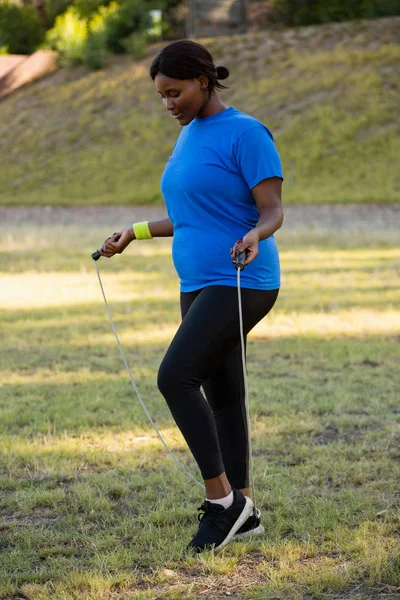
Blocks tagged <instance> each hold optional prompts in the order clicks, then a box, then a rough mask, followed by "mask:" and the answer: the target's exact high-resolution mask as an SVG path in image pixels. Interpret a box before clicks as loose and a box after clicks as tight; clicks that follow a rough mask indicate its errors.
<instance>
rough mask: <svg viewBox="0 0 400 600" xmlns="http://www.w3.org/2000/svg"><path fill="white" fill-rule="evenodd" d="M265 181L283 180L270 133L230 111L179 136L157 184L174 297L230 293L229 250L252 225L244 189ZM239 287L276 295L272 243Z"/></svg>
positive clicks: (252, 206)
mask: <svg viewBox="0 0 400 600" xmlns="http://www.w3.org/2000/svg"><path fill="white" fill-rule="evenodd" d="M269 177H280V178H281V179H283V176H282V166H281V161H280V158H279V154H278V151H277V149H276V147H275V144H274V141H273V137H272V133H271V132H270V131H269V129H267V127H265V125H263V124H262V123H261V122H260V121H258V120H257V119H255V118H253V117H251V116H250V115H247V114H245V113H243V112H241V111H240V110H237V109H236V108H233V107H230V108H227V109H225V110H223V111H222V112H220V113H217V114H215V115H212V116H210V117H204V118H200V119H199V118H196V119H194V120H193V121H192V122H191V123H189V125H187V126H186V127H183V128H182V130H181V132H180V134H179V137H178V139H177V141H176V143H175V146H174V149H173V153H172V156H171V157H170V159H169V161H168V163H167V164H166V166H165V169H164V172H163V175H162V177H161V191H162V193H163V196H164V199H165V204H166V208H167V213H168V216H169V218H170V220H171V221H172V223H173V226H174V237H173V244H172V258H173V261H174V265H175V268H176V271H177V273H178V276H179V278H180V281H181V291H182V292H192V291H194V290H198V289H200V288H203V287H206V286H209V285H229V286H236V284H237V275H236V270H235V267H234V265H233V264H232V259H231V256H230V252H229V250H230V248H232V247H233V246H234V244H235V242H236V241H237V240H239V239H240V238H241V237H243V236H244V235H246V233H248V232H249V231H250V229H253V228H254V227H255V226H256V224H257V222H258V221H259V218H260V217H259V213H258V209H257V205H256V203H255V200H254V198H253V196H252V194H251V189H252V188H254V187H255V186H256V185H258V184H259V183H260V182H261V181H262V180H263V179H267V178H269ZM240 282H241V286H242V287H243V288H253V289H258V290H272V289H276V288H279V286H280V266H279V255H278V249H277V246H276V243H275V239H274V236H273V235H272V236H271V237H269V238H268V239H266V240H262V241H260V243H259V254H258V256H257V258H256V259H255V260H254V261H253V262H252V263H250V265H248V266H246V267H245V269H244V270H243V271H242V273H241V275H240Z"/></svg>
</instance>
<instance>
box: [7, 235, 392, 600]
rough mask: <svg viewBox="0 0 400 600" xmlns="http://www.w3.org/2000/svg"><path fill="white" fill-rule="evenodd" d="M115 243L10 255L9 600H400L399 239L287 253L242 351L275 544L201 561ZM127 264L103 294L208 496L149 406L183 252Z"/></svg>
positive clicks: (141, 253) (297, 247)
mask: <svg viewBox="0 0 400 600" xmlns="http://www.w3.org/2000/svg"><path fill="white" fill-rule="evenodd" d="M108 231H109V228H107V229H106V228H105V230H104V236H103V232H101V231H100V232H99V231H97V234H96V237H95V235H94V233H93V230H92V231H87V229H83V228H79V227H72V226H66V227H64V228H63V229H61V228H57V227H54V228H52V229H51V231H50V230H49V229H46V230H44V229H43V230H40V229H37V228H34V227H33V226H26V225H24V226H21V227H19V228H18V234H16V232H15V231H14V232H13V233H9V234H6V236H5V238H4V239H3V244H2V249H1V251H0V273H1V277H0V309H1V323H2V324H1V338H2V353H1V357H0V360H1V388H0V395H1V400H0V422H1V424H2V427H1V439H0V490H1V493H0V514H1V520H0V582H1V583H0V598H1V599H2V600H11V599H12V598H15V599H16V598H24V599H29V600H50V599H53V598H55V599H57V600H72V599H79V600H106V599H107V600H111V599H114V600H116V599H118V600H150V599H152V600H155V599H160V600H164V599H165V600H197V599H206V600H220V599H222V598H226V597H230V598H235V599H241V600H242V599H249V598H252V599H257V600H261V599H262V600H264V599H269V600H273V599H275V600H277V599H279V600H311V599H313V600H314V599H319V600H326V599H329V600H334V599H335V600H337V599H339V598H340V599H351V600H366V599H378V598H379V599H383V598H384V599H385V600H387V599H389V598H390V599H393V600H394V598H398V597H399V593H400V552H399V544H398V541H399V533H400V513H399V488H398V482H399V477H400V469H399V460H400V428H399V422H400V410H399V379H398V373H399V366H400V365H399V352H398V350H399V339H400V289H399V285H398V281H399V279H398V276H399V271H400V251H399V249H398V247H397V244H396V238H395V234H394V233H393V234H390V233H381V234H379V233H376V234H369V235H368V236H365V235H363V236H361V235H357V234H354V235H351V236H349V235H347V236H344V235H342V234H340V232H337V233H336V234H335V236H331V235H324V234H323V233H320V234H318V233H316V232H310V231H303V232H300V231H298V232H285V231H284V230H282V231H281V232H279V234H278V235H277V238H278V241H279V245H280V248H281V257H282V270H283V285H282V291H281V295H280V298H279V300H278V303H277V305H276V307H275V308H274V310H273V312H272V313H271V315H270V316H269V317H268V318H267V319H265V321H263V322H262V323H261V324H260V325H258V326H257V327H256V329H255V330H254V331H253V333H252V334H251V335H250V339H249V346H248V373H249V391H250V413H251V414H250V417H251V428H252V438H253V452H254V469H255V485H256V492H257V505H258V506H259V508H260V509H261V511H262V519H263V524H264V526H265V529H266V534H265V535H264V536H262V537H260V538H257V539H254V540H250V541H247V542H235V543H231V544H229V545H228V546H227V547H226V548H225V549H224V550H223V551H222V552H221V553H219V554H218V553H213V552H212V553H207V554H204V555H200V556H198V557H188V556H186V555H185V553H184V548H185V546H186V544H187V542H188V541H189V539H190V538H191V535H192V534H193V533H194V532H195V531H196V527H197V524H198V523H197V518H196V515H197V511H196V507H197V506H199V505H200V504H201V502H202V501H203V493H202V491H201V490H200V488H198V487H197V486H196V485H195V484H193V483H192V482H190V480H189V479H187V478H186V476H185V475H184V474H183V473H182V472H181V471H180V470H179V469H178V468H177V467H176V465H175V463H174V462H173V461H172V459H171V457H169V455H168V454H167V453H166V451H165V449H164V448H163V446H162V444H161V442H160V441H159V439H158V438H157V436H156V433H155V432H154V430H153V429H152V428H151V426H150V424H149V422H148V421H147V418H146V416H145V414H144V412H143V409H142V408H141V406H140V404H139V402H138V401H137V399H136V398H135V396H134V395H133V390H132V389H131V386H130V382H129V380H128V376H127V374H126V372H125V371H124V367H123V364H122V361H121V358H120V356H119V352H118V348H117V346H116V343H115V340H114V338H113V335H112V332H111V329H110V325H109V322H108V319H107V315H106V312H105V307H104V305H103V301H102V298H101V294H100V289H99V286H98V282H97V277H96V273H95V269H94V266H93V264H92V261H91V259H90V254H91V252H92V251H93V250H94V249H95V248H96V247H98V245H99V238H98V236H99V233H100V241H101V239H103V237H105V236H106V234H107V232H108ZM338 248H340V250H339V249H338ZM134 250H135V252H133V247H130V248H129V249H128V250H127V251H126V253H125V254H124V255H122V256H120V257H116V258H114V259H112V260H110V261H105V260H104V259H102V260H101V261H100V263H99V264H100V268H101V273H102V276H103V281H104V286H105V290H106V294H107V296H108V299H109V302H110V306H111V311H112V313H113V316H114V318H115V321H116V324H117V328H118V332H119V335H120V339H121V342H122V344H123V346H124V348H125V350H126V353H127V356H128V361H129V364H130V366H131V369H132V371H133V376H134V378H135V380H136V382H137V384H138V386H139V388H140V391H141V393H142V395H143V397H144V400H145V402H146V405H147V406H148V408H149V411H150V413H151V415H152V417H153V418H154V420H155V422H156V424H157V426H158V427H159V428H160V430H161V433H162V435H163V437H164V438H165V440H166V442H167V444H168V445H169V446H170V447H171V449H172V450H173V451H174V452H175V453H176V455H177V457H178V458H179V460H180V461H181V462H183V463H184V464H185V466H186V467H187V468H188V469H190V471H191V472H192V473H193V475H195V476H197V477H198V476H199V472H198V469H197V466H196V464H195V463H194V461H193V459H192V457H191V455H190V453H189V451H188V449H187V447H186V443H185V441H184V439H183V437H182V436H181V434H180V432H179V430H178V429H177V428H176V426H175V424H174V422H173V420H172V418H171V415H170V413H169V410H168V408H167V406H166V404H165V402H164V400H163V398H162V397H161V396H160V394H159V393H158V391H157V388H156V374H157V367H158V364H159V363H160V361H161V359H162V356H163V353H164V352H165V350H166V348H167V346H168V343H169V341H170V340H171V338H172V336H173V334H174V331H175V330H176V328H177V326H178V324H179V308H178V282H177V279H176V277H175V274H174V269H173V266H172V263H171V257H170V241H169V240H152V241H151V242H141V243H140V244H139V243H137V245H136V246H135V247H134Z"/></svg>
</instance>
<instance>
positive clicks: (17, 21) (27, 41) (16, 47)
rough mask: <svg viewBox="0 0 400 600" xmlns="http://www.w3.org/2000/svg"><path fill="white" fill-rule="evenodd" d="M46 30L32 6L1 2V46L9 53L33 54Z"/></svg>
mask: <svg viewBox="0 0 400 600" xmlns="http://www.w3.org/2000/svg"><path fill="white" fill-rule="evenodd" d="M43 35H44V32H43V30H42V26H41V24H40V21H39V17H38V15H37V12H36V10H35V9H34V8H33V7H32V6H19V5H17V4H10V3H8V2H5V3H4V4H0V48H3V49H4V47H5V46H7V47H8V48H7V52H8V53H9V54H32V52H34V51H35V50H36V48H37V46H39V44H40V43H41V41H42V40H43Z"/></svg>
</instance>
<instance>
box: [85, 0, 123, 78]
mask: <svg viewBox="0 0 400 600" xmlns="http://www.w3.org/2000/svg"><path fill="white" fill-rule="evenodd" d="M118 8H119V6H118V4H117V3H116V2H112V4H110V5H109V6H101V7H100V8H99V10H98V12H97V13H96V14H95V15H94V16H93V18H92V19H91V20H90V22H89V26H88V36H87V39H86V44H85V47H84V51H83V62H84V63H85V65H86V66H87V67H89V69H91V70H96V69H101V68H102V67H103V66H104V65H105V64H106V60H107V19H108V18H110V17H111V15H113V14H114V13H115V12H116V11H118Z"/></svg>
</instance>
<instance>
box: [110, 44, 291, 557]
mask: <svg viewBox="0 0 400 600" xmlns="http://www.w3.org/2000/svg"><path fill="white" fill-rule="evenodd" d="M150 76H151V78H152V79H153V81H154V83H155V87H156V91H157V92H158V94H159V95H160V97H161V98H162V102H163V104H164V107H165V108H166V109H167V110H168V111H169V112H170V114H171V115H172V116H173V117H174V118H175V119H176V120H177V121H178V123H179V124H180V125H181V127H182V130H181V132H180V135H179V136H178V139H177V141H176V143H175V146H174V149H173V153H172V156H171V157H170V159H169V161H168V163H167V165H166V167H165V170H164V173H163V175H162V178H161V189H162V192H163V196H164V199H165V203H166V208H167V213H168V217H169V218H167V219H163V220H161V221H153V222H150V223H148V222H145V223H135V224H134V225H133V228H132V227H128V228H126V229H124V230H122V231H120V232H118V233H115V234H114V235H113V236H112V237H111V238H109V239H108V240H106V241H105V242H104V246H103V248H104V249H103V250H102V251H100V254H101V255H102V256H105V257H108V258H110V257H111V256H113V255H114V254H119V253H121V252H123V250H125V248H126V247H127V246H128V244H130V242H132V240H134V239H150V238H152V237H165V236H173V250H172V254H173V261H174V265H175V268H176V270H177V273H178V276H179V277H180V289H181V312H182V323H181V325H180V327H179V329H178V331H177V333H176V335H175V337H174V339H173V340H172V342H171V345H170V347H169V348H168V351H167V353H166V355H165V357H164V359H163V361H162V364H161V366H160V369H159V373H158V387H159V389H160V391H161V393H162V394H163V396H164V397H165V399H166V401H167V403H168V406H169V409H170V411H171V413H172V415H173V417H174V419H175V421H176V423H177V425H178V427H179V429H180V430H181V432H182V434H183V436H184V438H185V440H186V442H187V444H188V446H189V448H190V450H191V452H192V453H193V456H194V458H195V460H196V462H197V464H198V465H199V468H200V471H201V474H202V477H203V479H204V484H205V488H206V500H205V501H204V503H203V504H202V506H201V507H200V508H199V509H198V510H201V511H202V516H201V517H200V515H198V516H199V521H200V526H199V529H198V532H197V533H196V535H195V536H194V537H193V539H192V540H191V541H190V543H189V545H188V548H191V549H193V550H194V551H196V552H200V551H202V550H204V549H206V548H209V547H211V546H212V545H214V547H215V548H218V547H222V546H224V545H225V544H226V543H227V542H229V541H230V540H231V539H232V538H234V536H235V535H236V536H241V537H243V534H244V535H246V534H252V533H260V532H263V531H264V528H263V527H262V526H261V525H260V513H259V511H257V514H255V513H254V512H253V502H252V500H251V499H250V497H249V468H248V467H249V456H248V432H247V419H246V409H245V399H244V382H243V373H242V369H241V352H240V332H239V318H238V302H237V288H236V286H237V279H236V270H235V268H234V267H233V264H235V262H236V257H237V253H238V252H243V251H246V260H245V263H244V264H245V269H244V271H243V272H242V274H241V290H242V304H243V320H244V333H245V335H246V334H247V333H248V332H249V331H250V330H251V329H252V328H253V327H254V326H255V325H256V323H258V322H259V321H260V320H261V319H262V318H263V317H265V315H267V314H268V313H269V311H270V310H271V308H272V307H273V305H274V303H275V301H276V298H277V296H278V292H279V286H280V268H279V256H278V250H277V247H276V243H275V240H274V237H273V233H274V232H275V231H276V230H277V229H279V227H280V226H281V225H282V221H283V212H282V203H281V187H282V181H283V177H282V167H281V163H280V159H279V155H278V152H277V150H276V147H275V145H274V142H273V137H272V134H271V132H270V131H269V130H268V129H267V128H266V127H265V126H264V125H263V124H262V123H261V122H260V121H257V120H256V119H254V118H253V117H251V116H249V115H246V114H245V113H243V112H241V111H239V110H237V109H236V108H233V107H227V106H226V105H225V104H224V103H223V102H222V101H221V99H220V98H219V96H218V94H217V92H216V90H219V89H226V87H225V86H223V85H221V84H220V83H219V81H218V80H224V79H226V78H227V77H228V76H229V71H228V69H226V68H225V67H217V68H216V67H215V65H214V61H213V58H212V56H211V54H210V53H209V52H208V51H207V50H206V48H204V47H203V46H201V45H200V44H198V43H196V42H193V41H189V40H181V41H177V42H173V43H171V44H169V45H168V46H167V47H165V48H164V49H163V50H161V52H160V53H159V54H158V55H157V56H156V57H155V58H154V60H153V62H152V65H151V68H150ZM236 240H238V241H236ZM232 263H233V264H232ZM201 386H202V388H203V390H204V393H205V396H206V398H207V400H206V399H205V398H204V396H203V394H202V392H201V391H200V387H201Z"/></svg>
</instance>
